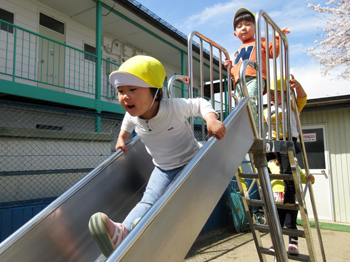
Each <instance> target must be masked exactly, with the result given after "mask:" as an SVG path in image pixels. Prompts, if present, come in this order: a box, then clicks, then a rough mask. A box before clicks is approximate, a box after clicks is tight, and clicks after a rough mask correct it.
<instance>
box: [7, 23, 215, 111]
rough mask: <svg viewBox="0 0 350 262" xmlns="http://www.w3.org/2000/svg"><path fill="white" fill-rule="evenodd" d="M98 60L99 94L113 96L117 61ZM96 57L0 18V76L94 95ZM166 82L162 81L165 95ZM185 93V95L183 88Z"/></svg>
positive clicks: (178, 90)
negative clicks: (112, 78) (99, 66)
mask: <svg viewBox="0 0 350 262" xmlns="http://www.w3.org/2000/svg"><path fill="white" fill-rule="evenodd" d="M101 60H102V63H101V83H100V84H101V97H103V98H106V99H110V100H117V96H116V92H115V90H114V88H113V87H112V86H111V85H110V84H109V81H108V76H109V74H110V73H111V72H112V71H114V70H117V69H118V68H119V66H120V65H119V64H117V63H115V62H113V61H110V60H108V59H105V58H102V59H101ZM96 61H97V55H94V54H91V53H88V52H85V51H83V50H80V49H78V48H75V47H72V46H69V45H66V44H64V43H62V42H59V41H56V40H54V39H50V38H48V37H45V36H43V35H40V34H38V33H35V32H32V31H30V30H27V29H25V28H22V27H19V26H16V25H14V24H11V23H8V22H6V21H3V20H1V19H0V79H4V80H8V81H13V82H18V83H23V84H27V85H32V86H36V87H41V88H49V89H54V90H56V91H61V92H65V93H71V94H76V95H82V94H83V93H84V94H85V96H86V95H87V96H91V98H94V97H95V95H96V87H95V85H96V78H95V76H96ZM166 86H167V83H166V82H165V83H164V87H165V88H164V93H165V95H164V96H165V97H167V93H166V92H167V90H166ZM182 89H183V87H180V86H176V85H174V91H175V93H174V97H182V94H183V92H182ZM199 96H200V95H199V94H194V97H199ZM185 97H188V90H187V89H185ZM206 99H209V98H206ZM217 103H219V102H218V101H215V104H217Z"/></svg>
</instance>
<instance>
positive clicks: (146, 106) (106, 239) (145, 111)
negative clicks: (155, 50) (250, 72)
mask: <svg viewBox="0 0 350 262" xmlns="http://www.w3.org/2000/svg"><path fill="white" fill-rule="evenodd" d="M164 79H165V69H164V67H163V65H162V64H161V63H160V62H159V61H158V60H157V59H155V58H153V57H150V56H134V57H132V58H130V59H129V60H127V61H126V62H125V63H124V64H122V65H121V66H120V68H119V69H118V70H117V71H114V72H112V73H111V74H110V76H109V81H110V83H111V84H112V85H113V86H114V87H115V88H117V90H118V99H119V102H120V104H121V105H122V107H123V108H124V109H125V110H126V113H125V116H124V119H123V122H122V126H121V131H120V133H119V136H118V141H117V144H116V147H115V148H116V150H118V149H121V150H123V151H124V152H126V153H128V149H127V147H126V139H127V138H128V137H129V135H130V133H131V132H132V131H133V130H135V132H136V133H137V135H138V136H139V137H140V138H141V140H142V142H143V143H144V144H145V146H146V149H147V152H148V153H149V154H150V155H151V156H152V158H153V163H154V165H155V168H154V170H153V172H152V174H151V176H150V179H149V181H148V184H147V187H146V190H145V192H144V194H143V197H142V199H141V201H140V202H139V203H138V204H137V205H136V206H135V207H134V208H133V209H132V210H131V212H130V213H129V214H128V215H127V217H126V218H125V220H124V221H123V222H122V223H116V222H114V221H112V220H110V219H109V218H108V216H107V215H106V214H103V213H96V214H94V215H92V216H91V218H90V221H89V230H90V233H91V235H92V237H93V238H94V240H95V241H96V243H97V245H98V246H99V248H100V249H101V251H102V253H103V254H104V255H105V256H106V257H108V256H109V255H110V254H111V253H113V251H114V249H115V248H116V247H117V246H118V245H119V244H120V243H121V242H122V240H123V239H124V238H125V237H126V236H127V234H128V232H129V231H130V230H131V228H132V224H133V222H134V221H137V220H138V219H139V218H140V217H141V218H142V216H143V215H144V214H145V213H146V212H147V210H149V209H150V208H151V206H152V205H153V204H154V203H155V201H156V200H157V199H158V198H159V197H160V195H161V194H162V193H163V192H164V191H165V189H166V188H167V187H168V185H169V184H170V183H171V182H172V181H173V180H174V178H175V177H176V175H177V174H179V173H180V171H181V170H182V169H183V168H184V166H186V164H188V163H189V162H190V161H191V159H192V158H193V157H194V156H195V155H196V154H197V152H198V151H199V149H200V144H199V143H198V142H197V141H196V139H195V137H194V134H193V131H192V130H191V127H190V125H189V123H188V121H187V119H188V118H189V117H192V116H201V117H203V118H204V119H205V121H206V122H207V129H208V134H209V136H216V138H217V139H219V140H221V139H222V138H223V137H224V136H225V132H226V127H225V125H224V124H223V123H222V122H221V121H219V120H217V118H218V114H217V113H216V112H215V110H214V109H213V108H212V106H211V104H210V103H209V102H208V101H206V100H205V99H203V98H195V99H184V98H175V99H162V96H163V93H162V87H163V82H164Z"/></svg>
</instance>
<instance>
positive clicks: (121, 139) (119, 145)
mask: <svg viewBox="0 0 350 262" xmlns="http://www.w3.org/2000/svg"><path fill="white" fill-rule="evenodd" d="M129 135H130V133H129V132H126V131H125V130H120V133H119V136H118V141H117V144H116V145H115V150H119V149H121V150H123V151H124V152H125V153H128V152H129V151H128V149H127V148H126V144H125V141H126V139H127V138H128V137H129Z"/></svg>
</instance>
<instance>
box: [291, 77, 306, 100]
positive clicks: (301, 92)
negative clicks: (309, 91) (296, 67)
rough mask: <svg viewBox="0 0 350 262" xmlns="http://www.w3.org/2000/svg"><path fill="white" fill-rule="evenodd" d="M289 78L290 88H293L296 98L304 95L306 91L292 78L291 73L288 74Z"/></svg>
mask: <svg viewBox="0 0 350 262" xmlns="http://www.w3.org/2000/svg"><path fill="white" fill-rule="evenodd" d="M290 76H291V78H292V79H291V80H290V81H289V84H290V88H294V89H295V92H296V93H297V97H298V98H303V97H306V93H305V90H304V88H303V87H302V86H301V84H300V83H299V82H298V81H297V80H296V79H295V78H294V76H293V75H292V74H290Z"/></svg>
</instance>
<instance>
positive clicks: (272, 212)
mask: <svg viewBox="0 0 350 262" xmlns="http://www.w3.org/2000/svg"><path fill="white" fill-rule="evenodd" d="M262 18H264V19H265V21H264V22H265V34H266V37H265V40H266V42H268V25H270V26H271V27H272V28H273V32H272V39H273V40H272V41H273V48H274V57H273V72H272V74H273V81H275V82H277V69H276V68H277V63H278V61H277V60H276V51H275V50H276V40H275V39H276V35H275V32H278V33H279V35H280V38H281V39H282V41H280V43H279V44H280V46H279V50H280V60H279V63H280V72H279V74H280V76H282V77H281V79H283V76H286V77H285V78H286V79H289V61H288V42H287V38H286V36H285V35H284V34H283V33H282V31H281V30H280V28H279V27H278V26H277V25H276V24H275V23H274V22H273V20H272V19H271V18H270V17H269V16H268V15H267V14H266V13H265V12H264V11H259V12H258V13H257V15H256V25H257V26H256V41H257V45H256V46H257V51H256V52H257V61H258V62H254V61H250V60H247V61H244V62H243V63H242V65H241V68H240V83H241V86H242V88H243V91H244V93H245V96H246V97H248V91H247V88H246V82H245V77H244V76H245V70H246V67H247V66H251V67H252V68H255V69H256V70H257V78H258V83H259V94H262V89H261V83H262V81H263V80H262V74H261V66H260V65H261V63H260V62H259V61H262V60H261V50H260V48H261V34H260V23H261V20H262ZM282 42H283V44H284V49H282ZM266 46H268V44H266ZM266 60H267V65H266V68H267V81H266V83H267V94H268V95H267V109H266V110H268V114H267V119H266V121H268V122H269V124H270V125H268V127H269V126H271V108H270V105H271V99H270V95H269V94H270V88H269V86H270V73H271V72H270V70H269V69H270V66H269V58H268V57H267V58H266ZM281 82H282V84H281V85H282V86H283V85H286V90H287V94H289V93H290V87H289V83H288V81H286V83H283V82H284V81H281ZM282 94H283V92H282ZM291 94H292V99H290V96H289V95H287V97H286V101H284V99H283V95H282V100H283V102H282V109H283V108H285V107H286V108H287V113H286V114H285V113H284V112H283V110H282V126H278V125H276V126H277V127H276V129H277V130H275V131H276V134H279V133H280V132H279V128H280V129H281V131H283V139H281V140H274V139H272V138H271V132H272V131H271V130H268V132H267V135H266V137H263V136H265V134H264V121H263V109H262V104H263V103H262V102H263V101H262V96H260V97H259V109H258V110H259V128H258V132H259V134H258V137H259V139H257V140H255V142H254V144H253V146H252V147H251V148H250V150H249V153H250V155H251V156H252V159H251V160H252V163H253V170H256V171H257V172H256V173H244V172H241V171H240V170H238V171H237V172H236V178H237V181H240V179H241V178H252V179H259V182H260V186H261V193H260V196H261V199H262V200H256V199H246V198H245V197H244V190H243V187H242V184H241V183H238V186H239V189H240V193H241V196H242V200H243V205H244V208H245V212H246V214H247V218H248V220H249V224H250V229H251V232H252V234H253V239H254V243H255V245H256V249H257V252H258V255H259V259H260V261H266V256H265V255H272V256H275V261H276V260H277V261H288V259H291V260H297V261H316V253H315V247H314V243H313V238H312V235H311V230H310V223H309V218H308V212H307V208H306V202H305V195H306V194H307V193H308V195H309V196H310V200H311V203H312V208H313V212H314V219H315V224H316V229H317V234H318V240H319V248H320V251H321V254H322V259H323V261H326V257H325V252H324V248H323V243H322V237H321V233H320V228H319V223H318V217H317V211H316V206H315V201H314V197H313V191H312V185H311V184H310V183H307V184H306V186H305V190H303V188H302V185H301V181H300V174H299V169H298V168H299V167H298V162H297V159H296V157H295V149H294V143H293V141H292V140H291V137H292V135H291V126H290V123H291V121H290V114H295V116H296V119H297V125H298V130H299V134H300V137H299V139H300V145H301V148H302V155H303V160H304V165H305V173H306V175H307V176H308V175H309V168H308V163H307V157H306V151H305V146H304V141H303V136H302V130H301V124H300V119H299V114H298V113H295V112H294V111H292V110H291V103H293V108H297V106H296V102H295V101H296V100H295V94H294V91H292V92H291ZM275 97H277V95H275ZM291 100H292V101H291ZM276 104H277V103H276ZM276 115H278V112H276ZM286 118H287V121H285V119H286ZM285 123H287V125H285ZM276 152H279V153H282V154H288V158H289V161H290V165H291V170H292V175H288V174H270V173H269V171H268V168H267V158H266V154H267V153H276ZM271 179H280V180H292V181H293V182H294V185H295V190H296V198H297V203H296V204H294V205H284V204H276V203H275V202H274V197H273V192H272V187H271ZM251 206H260V207H263V210H264V212H265V216H266V218H267V225H264V224H259V221H256V219H255V217H254V215H253V214H251V213H250V212H251V210H252V208H250V207H251ZM277 208H278V209H292V210H299V211H300V215H301V219H302V223H303V230H291V229H286V228H284V229H281V226H280V222H279V219H278V213H277ZM260 233H270V236H271V240H272V244H273V246H274V251H270V250H269V247H263V245H262V241H261V238H260ZM283 235H289V236H295V237H301V238H305V239H306V244H307V250H308V254H299V255H290V254H287V252H286V247H285V245H284V240H283Z"/></svg>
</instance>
